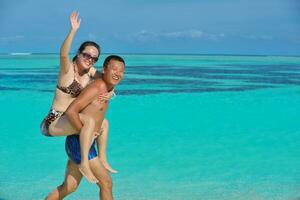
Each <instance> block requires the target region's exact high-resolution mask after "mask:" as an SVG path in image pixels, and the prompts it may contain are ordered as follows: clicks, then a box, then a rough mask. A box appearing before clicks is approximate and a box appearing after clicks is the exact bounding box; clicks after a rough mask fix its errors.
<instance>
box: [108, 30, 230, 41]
mask: <svg viewBox="0 0 300 200" xmlns="http://www.w3.org/2000/svg"><path fill="white" fill-rule="evenodd" d="M114 36H115V37H116V38H118V39H124V36H123V37H122V36H121V35H119V34H115V35H114ZM224 37H225V34H224V33H217V34H211V33H205V32H203V31H201V30H196V29H192V30H185V31H170V32H153V31H147V30H142V31H139V32H137V33H133V34H129V35H128V37H127V39H128V40H130V41H140V42H149V41H159V40H165V39H167V40H178V39H188V40H200V39H201V40H213V41H218V40H220V39H223V38H224ZM125 39H126V38H125Z"/></svg>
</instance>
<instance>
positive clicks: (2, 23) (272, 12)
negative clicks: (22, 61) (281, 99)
mask: <svg viewBox="0 0 300 200" xmlns="http://www.w3.org/2000/svg"><path fill="white" fill-rule="evenodd" d="M72 10H77V11H78V12H79V14H80V18H81V26H80V28H79V30H78V32H77V33H76V36H75V39H74V42H73V44H72V51H73V52H76V50H77V48H78V47H79V45H80V44H81V43H82V42H84V41H86V40H93V41H95V42H97V43H99V44H100V46H101V49H102V52H104V53H140V54H237V55H241V54H242V55H300V0H251V1H249V0H151V1H150V0H149V1H146V0H85V1H83V0H51V1H50V0H48V1H45V0H22V1H17V0H0V27H1V31H0V53H10V52H32V53H58V52H59V48H60V45H61V43H62V42H63V40H64V38H65V37H66V35H67V34H68V32H69V30H70V24H69V15H70V13H71V12H72Z"/></svg>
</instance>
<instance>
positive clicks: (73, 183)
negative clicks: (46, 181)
mask: <svg viewBox="0 0 300 200" xmlns="http://www.w3.org/2000/svg"><path fill="white" fill-rule="evenodd" d="M81 178H82V174H81V173H80V172H79V170H78V166H77V165H76V164H75V163H73V162H72V161H70V160H68V163H67V167H66V174H65V180H64V182H63V183H62V184H61V185H60V186H58V187H57V188H55V189H54V190H53V191H52V192H51V193H50V194H48V196H47V197H46V200H61V199H63V198H64V197H66V196H67V195H68V194H70V193H72V192H75V191H76V189H77V187H78V185H79V184H80V181H81Z"/></svg>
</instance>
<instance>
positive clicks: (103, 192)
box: [46, 55, 125, 200]
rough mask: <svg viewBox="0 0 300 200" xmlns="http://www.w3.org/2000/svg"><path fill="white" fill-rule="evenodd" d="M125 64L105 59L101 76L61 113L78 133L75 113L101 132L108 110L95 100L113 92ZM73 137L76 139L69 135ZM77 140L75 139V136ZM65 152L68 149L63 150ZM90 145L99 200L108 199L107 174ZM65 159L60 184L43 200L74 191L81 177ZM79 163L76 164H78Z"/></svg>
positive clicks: (71, 161) (71, 160)
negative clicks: (84, 116)
mask: <svg viewBox="0 0 300 200" xmlns="http://www.w3.org/2000/svg"><path fill="white" fill-rule="evenodd" d="M124 68H125V62H124V60H123V59H122V58H121V57H120V56H116V55H111V56H108V57H107V58H106V59H105V61H104V63H103V74H102V77H101V78H99V79H97V80H95V81H94V82H93V83H91V84H90V85H89V86H87V87H86V88H85V89H84V90H83V91H82V92H81V93H80V95H79V96H78V97H77V98H76V99H75V100H74V101H73V102H72V103H71V105H70V106H69V107H68V109H67V110H66V112H65V114H66V115H67V117H68V119H69V121H70V122H71V124H72V126H73V127H74V128H75V129H76V130H77V131H80V129H81V128H82V123H81V121H80V118H79V113H82V114H85V115H88V116H90V117H92V118H93V119H94V123H95V130H94V132H97V133H100V132H101V130H100V129H101V124H102V122H103V120H104V116H105V113H106V110H107V107H108V101H107V100H106V99H104V100H99V96H101V95H103V94H107V93H109V92H113V89H114V87H115V86H116V85H118V84H119V83H120V81H121V80H122V79H123V76H124ZM71 137H76V136H71ZM71 137H69V138H67V144H66V147H67V145H68V140H69V142H70V141H73V142H74V141H75V143H76V140H77V141H78V138H77V139H76V138H75V139H74V138H71ZM77 137H78V136H77ZM100 139H101V138H99V137H98V139H97V145H98V147H99V146H100V145H99V144H100ZM66 149H68V148H66ZM76 149H77V151H80V148H79V147H78V148H77V147H76ZM93 151H94V144H92V147H91V150H90V153H89V154H90V155H91V156H90V158H91V159H90V160H89V165H90V168H91V170H92V172H93V174H94V175H95V177H96V178H97V180H98V181H99V182H98V183H97V185H98V187H99V189H100V191H99V199H101V200H112V199H113V195H112V180H111V177H110V175H109V173H108V172H107V171H106V169H105V168H104V166H103V165H102V163H101V161H100V158H99V156H95V153H93ZM68 155H69V160H68V163H67V169H66V175H65V180H64V182H63V184H62V185H60V186H58V187H57V188H56V189H54V190H53V191H52V192H51V193H50V194H49V195H48V196H47V198H46V199H47V200H54V199H55V200H57V199H63V198H64V197H65V196H67V195H68V194H70V193H71V192H74V191H75V190H76V188H77V187H78V185H79V183H80V181H81V178H82V174H81V172H80V171H79V168H78V165H77V164H76V163H78V160H77V159H74V157H72V156H71V154H69V153H68ZM79 163H80V161H79Z"/></svg>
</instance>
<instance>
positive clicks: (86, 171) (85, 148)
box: [49, 114, 98, 183]
mask: <svg viewBox="0 0 300 200" xmlns="http://www.w3.org/2000/svg"><path fill="white" fill-rule="evenodd" d="M79 117H80V121H81V122H82V128H81V130H80V133H79V141H80V153H81V163H80V165H79V170H80V172H81V173H82V174H83V175H84V176H85V177H86V179H87V180H88V181H89V182H91V183H96V182H97V181H98V180H97V179H96V177H95V176H94V175H93V173H92V171H91V169H90V167H89V164H88V153H89V150H90V147H91V144H92V140H93V134H94V129H95V121H94V119H93V118H91V117H89V116H87V115H84V114H79ZM49 133H50V134H51V135H52V136H67V135H73V134H78V133H76V130H75V129H74V128H73V126H72V124H71V123H70V121H69V120H68V117H67V116H66V115H62V116H61V117H59V118H57V119H56V120H55V121H53V122H52V123H51V124H50V126H49Z"/></svg>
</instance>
